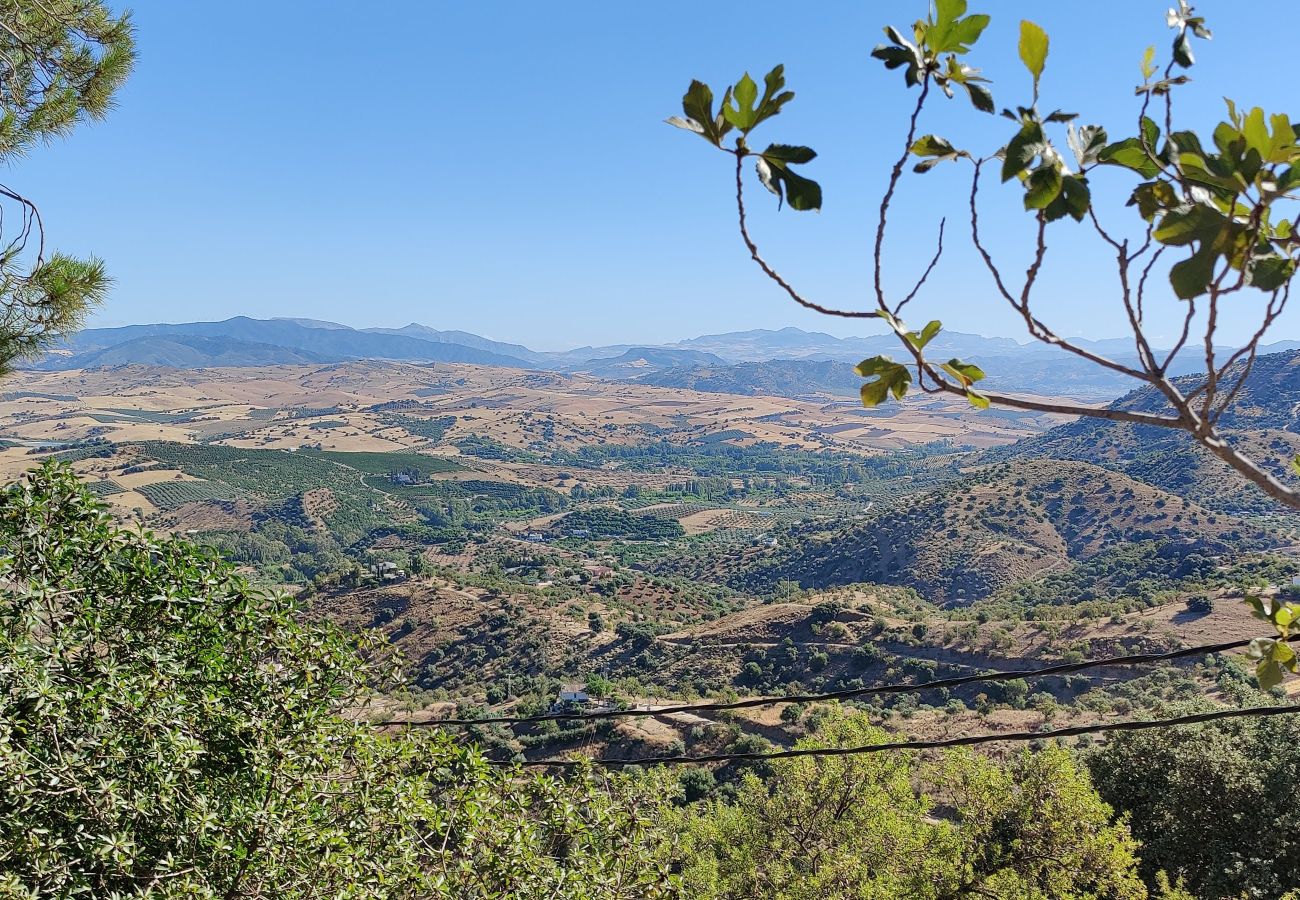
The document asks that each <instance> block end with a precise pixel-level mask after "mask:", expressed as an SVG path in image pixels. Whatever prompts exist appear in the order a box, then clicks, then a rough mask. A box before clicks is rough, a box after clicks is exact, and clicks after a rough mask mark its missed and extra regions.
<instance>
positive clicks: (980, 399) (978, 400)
mask: <svg viewBox="0 0 1300 900" xmlns="http://www.w3.org/2000/svg"><path fill="white" fill-rule="evenodd" d="M966 399H967V400H969V401H970V405H971V406H973V407H975V408H976V409H988V408H989V398H988V397H985V396H984V395H983V394H981V393H979V392H977V391H973V390H970V389H969V388H968V389H967V390H966Z"/></svg>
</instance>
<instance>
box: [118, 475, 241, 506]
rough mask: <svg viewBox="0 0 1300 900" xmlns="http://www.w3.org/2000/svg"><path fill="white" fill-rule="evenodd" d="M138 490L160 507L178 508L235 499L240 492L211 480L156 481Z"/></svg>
mask: <svg viewBox="0 0 1300 900" xmlns="http://www.w3.org/2000/svg"><path fill="white" fill-rule="evenodd" d="M135 490H136V492H137V493H139V494H140V496H142V497H144V498H145V499H146V500H148V501H149V502H150V503H152V504H153V505H154V506H156V507H158V508H159V509H163V510H168V509H176V508H177V507H178V506H183V505H184V504H186V503H196V502H200V501H203V500H233V499H234V498H235V497H236V496H238V492H236V491H234V490H232V489H231V488H230V487H228V486H226V485H222V484H213V483H212V482H210V481H155V482H153V483H152V484H142V485H140V486H139V487H137V488H136V489H135Z"/></svg>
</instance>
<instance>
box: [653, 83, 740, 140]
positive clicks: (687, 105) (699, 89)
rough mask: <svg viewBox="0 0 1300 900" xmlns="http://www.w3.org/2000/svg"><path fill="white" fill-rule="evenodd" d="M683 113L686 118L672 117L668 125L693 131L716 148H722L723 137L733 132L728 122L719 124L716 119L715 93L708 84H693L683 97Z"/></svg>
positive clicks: (668, 120)
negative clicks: (714, 113)
mask: <svg viewBox="0 0 1300 900" xmlns="http://www.w3.org/2000/svg"><path fill="white" fill-rule="evenodd" d="M729 93H730V92H729V91H728V94H729ZM724 105H725V101H724ZM682 112H684V113H685V114H686V118H684V119H683V118H680V117H678V116H671V117H670V118H669V119H667V122H668V124H669V125H674V126H676V127H678V128H684V129H686V130H687V131H693V132H695V133H696V134H698V135H700V136H701V137H703V138H704V139H705V140H706V141H708V142H709V143H710V144H713V145H714V146H715V147H720V146H722V138H723V135H725V134H726V133H727V132H728V131H729V130H731V126H730V124H728V123H726V122H723V123H721V124H719V123H718V121H717V119H715V118H714V116H713V91H712V90H711V89H710V88H709V86H708V85H707V84H705V83H704V82H702V81H692V82H691V86H690V87H689V88H687V89H686V93H685V95H684V96H683V97H682Z"/></svg>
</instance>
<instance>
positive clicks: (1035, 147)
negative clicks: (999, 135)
mask: <svg viewBox="0 0 1300 900" xmlns="http://www.w3.org/2000/svg"><path fill="white" fill-rule="evenodd" d="M1042 147H1043V128H1042V126H1041V125H1039V124H1038V123H1037V122H1030V123H1029V124H1027V125H1025V126H1024V127H1023V128H1021V129H1020V131H1018V132H1016V136H1015V137H1013V138H1012V139H1011V141H1010V142H1009V143H1008V144H1007V146H1006V149H1005V150H1003V158H1002V180H1003V181H1004V182H1005V181H1010V180H1011V179H1012V178H1015V177H1017V176H1019V175H1020V173H1021V172H1023V171H1025V169H1027V168H1029V164H1030V163H1031V162H1033V161H1034V157H1035V156H1037V155H1038V153H1039V151H1040V150H1041V149H1042Z"/></svg>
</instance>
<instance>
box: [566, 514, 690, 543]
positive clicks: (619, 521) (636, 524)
mask: <svg viewBox="0 0 1300 900" xmlns="http://www.w3.org/2000/svg"><path fill="white" fill-rule="evenodd" d="M552 527H553V528H554V529H555V530H557V531H560V532H561V533H567V532H571V531H575V530H576V531H587V532H589V533H590V535H591V537H592V538H593V539H597V540H598V539H600V538H622V539H624V540H632V541H661V540H667V539H669V538H676V537H681V536H682V535H683V534H685V530H684V529H683V528H682V526H681V523H679V522H677V521H676V520H674V519H661V518H659V517H657V516H649V515H634V514H632V513H629V512H625V511H624V510H621V509H617V508H615V507H612V506H599V507H593V508H591V509H580V510H578V511H576V512H571V513H569V514H568V515H566V516H564V517H563V518H561V519H559V520H558V521H556V522H555V524H554V525H553V526H552Z"/></svg>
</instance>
